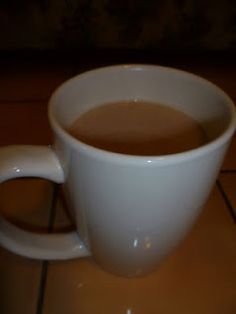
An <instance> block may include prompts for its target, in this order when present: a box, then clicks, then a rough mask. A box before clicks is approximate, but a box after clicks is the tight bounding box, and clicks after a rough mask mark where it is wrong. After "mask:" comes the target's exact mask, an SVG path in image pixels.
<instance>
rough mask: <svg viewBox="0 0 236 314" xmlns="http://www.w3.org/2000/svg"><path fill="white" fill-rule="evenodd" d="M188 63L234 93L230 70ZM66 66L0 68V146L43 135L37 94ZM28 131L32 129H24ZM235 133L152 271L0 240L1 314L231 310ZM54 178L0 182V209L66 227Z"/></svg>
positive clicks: (235, 286)
mask: <svg viewBox="0 0 236 314" xmlns="http://www.w3.org/2000/svg"><path fill="white" fill-rule="evenodd" d="M184 68H187V69H190V70H191V69H192V71H194V72H195V73H200V74H202V75H204V76H205V77H206V78H209V79H211V80H213V81H214V82H216V83H218V84H219V85H220V86H221V87H222V88H223V89H225V90H226V91H227V92H228V93H229V94H230V95H231V97H232V98H234V99H236V95H235V89H234V84H235V80H236V75H234V76H233V75H232V74H229V73H234V74H235V73H236V72H235V71H231V72H229V71H228V69H226V68H224V67H223V66H221V68H219V69H218V71H217V69H216V68H215V67H210V66H209V68H195V67H193V66H192V67H191V66H185V67H184ZM75 73H76V69H74V68H73V67H62V68H55V67H54V68H46V67H45V68H43V67H40V68H39V67H37V68H35V69H33V70H32V69H23V68H22V67H19V68H17V69H13V68H11V69H9V70H8V71H7V69H5V70H4V71H2V73H0V117H1V119H0V145H1V146H3V145H6V144H16V143H18V144H19V143H22V144H48V143H50V141H51V133H50V128H49V125H48V122H47V117H46V103H47V99H48V97H49V95H50V94H51V92H52V91H53V90H54V88H55V87H56V86H57V85H58V84H60V83H61V82H62V81H64V80H66V79H67V78H68V77H70V76H72V75H74V74H75ZM32 130H34V131H32ZM235 156H236V137H235V139H234V141H233V144H232V146H231V148H230V151H229V153H228V154H227V157H226V160H225V162H224V165H223V167H222V171H221V174H220V176H219V179H218V182H217V184H216V186H215V187H214V189H213V191H212V193H211V195H210V198H209V200H208V202H207V204H206V206H205V207H204V209H203V211H202V214H201V216H200V218H199V219H198V221H197V223H196V224H195V226H194V228H193V230H192V231H191V233H190V234H189V236H188V237H187V238H186V239H185V241H184V242H183V243H182V244H181V245H180V246H179V247H178V249H177V250H176V251H175V252H174V253H173V254H172V255H171V256H170V257H169V258H168V259H167V260H166V261H165V262H164V263H163V264H162V266H161V267H160V268H159V269H158V270H157V271H156V272H155V273H153V274H151V275H149V276H146V277H144V278H136V279H123V278H120V277H116V276H113V275H111V274H108V273H106V272H104V271H103V270H101V269H100V268H99V266H97V265H95V263H94V262H93V261H92V259H91V258H87V259H81V260H73V261H67V262H46V261H33V260H29V259H26V258H22V257H19V256H16V255H14V254H12V253H10V252H8V251H6V250H5V249H3V248H0V313H1V314H9V313H10V314H21V313H22V314H23V313H24V314H67V313H69V314H77V313H80V314H85V313H86V314H91V313H96V314H99V313H101V314H105V313H113V314H139V313H145V314H154V313H155V314H156V313H161V314H172V313H181V314H185V313H186V314H187V313H191V314H221V313H222V314H234V313H236V226H235V223H236V158H235ZM58 195H59V192H58V187H56V186H54V185H53V184H52V183H50V182H47V181H44V180H36V179H21V180H16V181H12V182H7V183H4V184H2V185H1V186H0V210H1V213H2V214H4V215H6V216H7V217H8V218H9V219H11V220H13V221H14V222H16V223H18V224H20V225H22V226H24V227H26V228H29V229H32V228H33V229H36V230H39V229H40V230H44V231H47V230H51V229H54V230H63V229H66V228H70V221H69V219H68V215H67V213H66V211H65V210H64V208H63V206H62V202H61V201H60V199H58Z"/></svg>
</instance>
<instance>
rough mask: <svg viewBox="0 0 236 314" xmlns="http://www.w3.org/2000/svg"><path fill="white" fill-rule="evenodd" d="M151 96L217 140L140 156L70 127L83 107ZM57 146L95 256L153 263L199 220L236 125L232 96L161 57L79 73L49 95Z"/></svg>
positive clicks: (111, 264)
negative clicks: (85, 138) (87, 140)
mask: <svg viewBox="0 0 236 314" xmlns="http://www.w3.org/2000/svg"><path fill="white" fill-rule="evenodd" d="M134 99H137V100H145V101H151V102H157V103H161V104H166V105H168V106H171V107H174V108H178V109H180V110H182V111H184V112H186V113H187V114H189V115H191V116H192V117H193V118H195V119H196V120H197V121H199V122H200V123H201V124H202V126H203V128H204V130H205V132H206V134H207V135H208V138H209V139H210V140H209V142H208V143H207V144H205V145H203V146H201V147H199V148H197V149H193V150H190V151H187V152H183V153H178V154H173V155H166V156H131V155H125V154H118V153H112V152H108V151H105V150H101V149H97V148H95V147H92V146H89V145H86V144H84V143H82V142H80V141H78V140H76V139H74V138H73V137H72V136H70V135H69V133H68V131H67V130H68V128H69V127H70V125H71V124H72V123H73V122H74V121H75V119H76V118H77V117H79V116H80V115H81V114H82V113H83V112H85V111H87V110H89V109H91V108H93V107H96V106H99V105H101V104H104V103H110V102H114V101H124V100H134ZM49 119H50V123H51V127H52V129H53V131H54V134H55V144H54V149H55V152H56V154H57V156H58V158H59V160H60V163H61V165H62V167H63V170H64V176H65V182H64V184H63V188H64V193H65V197H66V200H67V202H68V208H69V209H70V211H71V213H72V215H73V216H74V218H75V222H76V226H77V231H78V234H79V235H80V237H81V238H82V241H83V242H84V243H85V245H86V247H87V248H88V250H89V251H90V252H91V254H92V255H93V257H94V258H95V260H96V261H97V262H98V263H99V264H100V265H101V266H102V267H103V268H105V269H106V270H108V271H111V272H113V273H115V274H118V275H123V276H136V275H142V274H145V273H147V272H150V271H151V270H153V269H154V268H155V267H157V265H158V264H159V263H160V261H162V260H163V258H164V257H165V256H166V255H168V254H169V253H170V252H172V250H173V249H174V248H175V247H176V245H178V243H179V242H180V240H181V239H183V237H184V236H185V235H186V233H187V232H188V230H189V229H190V228H191V226H192V224H193V223H194V222H195V220H196V218H197V216H198V214H199V212H200V210H201V209H202V207H203V205H204V203H205V201H206V199H207V197H208V195H209V193H210V191H211V188H212V186H213V184H214V182H215V179H216V177H217V174H218V172H219V169H220V167H221V164H222V161H223V158H224V156H225V152H226V150H227V148H228V145H229V142H230V139H231V138H232V135H233V132H234V130H235V110H234V106H233V104H232V101H231V100H230V99H229V98H228V96H227V95H226V94H225V93H224V92H222V91H221V90H220V89H219V88H217V87H216V86H214V85H213V84H211V83H209V82H208V81H206V80H204V79H202V78H200V77H197V76H195V75H192V74H189V73H186V72H183V71H179V70H174V69H170V68H165V67H159V66H147V65H121V66H113V67H106V68H101V69H97V70H93V71H89V72H86V73H84V74H81V75H78V76H77V77H75V78H73V79H71V80H69V81H67V82H66V83H64V84H63V85H62V86H60V87H59V88H58V89H57V90H56V92H55V93H54V94H53V96H52V97H51V100H50V104H49Z"/></svg>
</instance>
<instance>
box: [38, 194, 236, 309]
mask: <svg viewBox="0 0 236 314" xmlns="http://www.w3.org/2000/svg"><path fill="white" fill-rule="evenodd" d="M235 240H236V228H235V225H234V224H233V222H232V220H231V217H230V215H229V213H228V210H227V208H226V206H225V203H224V201H223V198H222V197H221V195H220V193H219V191H218V190H217V189H216V188H215V189H214V191H213V192H212V194H211V197H210V199H209V201H208V203H207V205H206V207H205V209H204V210H203V212H202V214H201V216H200V218H199V220H198V222H197V223H196V225H195V226H194V228H193V230H192V231H191V233H190V234H189V236H188V237H187V238H186V240H185V241H184V242H183V243H182V245H181V246H180V247H179V248H178V249H177V250H176V251H175V253H173V254H172V255H171V256H170V257H169V258H168V259H167V260H166V261H165V262H164V263H163V264H162V266H161V267H160V268H159V270H157V271H156V272H155V273H153V274H152V275H150V276H146V277H144V278H136V279H123V278H120V277H116V276H113V275H111V274H108V273H106V272H104V271H103V270H101V269H100V267H99V266H97V265H96V264H95V263H94V262H93V261H92V259H90V258H87V259H81V260H73V261H67V262H56V263H50V264H49V268H48V278H47V286H46V292H45V304H44V314H52V313H57V314H64V313H70V314H75V313H76V314H77V313H80V314H85V313H89V314H90V313H96V314H99V313H101V314H105V313H113V314H118V313H119V314H123V313H124V314H139V313H148V314H154V313H155V314H156V313H161V314H173V313H181V314H184V313H188V314H189V313H191V314H221V313H226V314H233V313H236V289H235V282H236V245H235Z"/></svg>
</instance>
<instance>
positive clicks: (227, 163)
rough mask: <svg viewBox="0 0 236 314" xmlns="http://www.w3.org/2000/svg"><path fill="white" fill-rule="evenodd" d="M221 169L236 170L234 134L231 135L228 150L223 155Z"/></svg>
mask: <svg viewBox="0 0 236 314" xmlns="http://www.w3.org/2000/svg"><path fill="white" fill-rule="evenodd" d="M222 169H223V170H227V169H228V170H229V169H230V170H232V169H235V170H236V134H235V135H234V137H233V140H232V142H231V145H230V147H229V150H228V152H227V154H226V156H225V160H224V163H223V166H222Z"/></svg>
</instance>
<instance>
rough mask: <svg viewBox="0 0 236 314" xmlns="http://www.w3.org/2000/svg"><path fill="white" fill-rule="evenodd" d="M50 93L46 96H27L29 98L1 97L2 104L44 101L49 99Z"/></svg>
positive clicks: (0, 102) (0, 103)
mask: <svg viewBox="0 0 236 314" xmlns="http://www.w3.org/2000/svg"><path fill="white" fill-rule="evenodd" d="M49 97H50V95H48V97H45V98H27V99H24V98H23V99H1V98H0V105H7V104H17V103H19V104H20V103H22V102H23V103H25V104H31V103H32V102H33V103H37V102H38V103H42V102H46V101H48V99H49Z"/></svg>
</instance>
